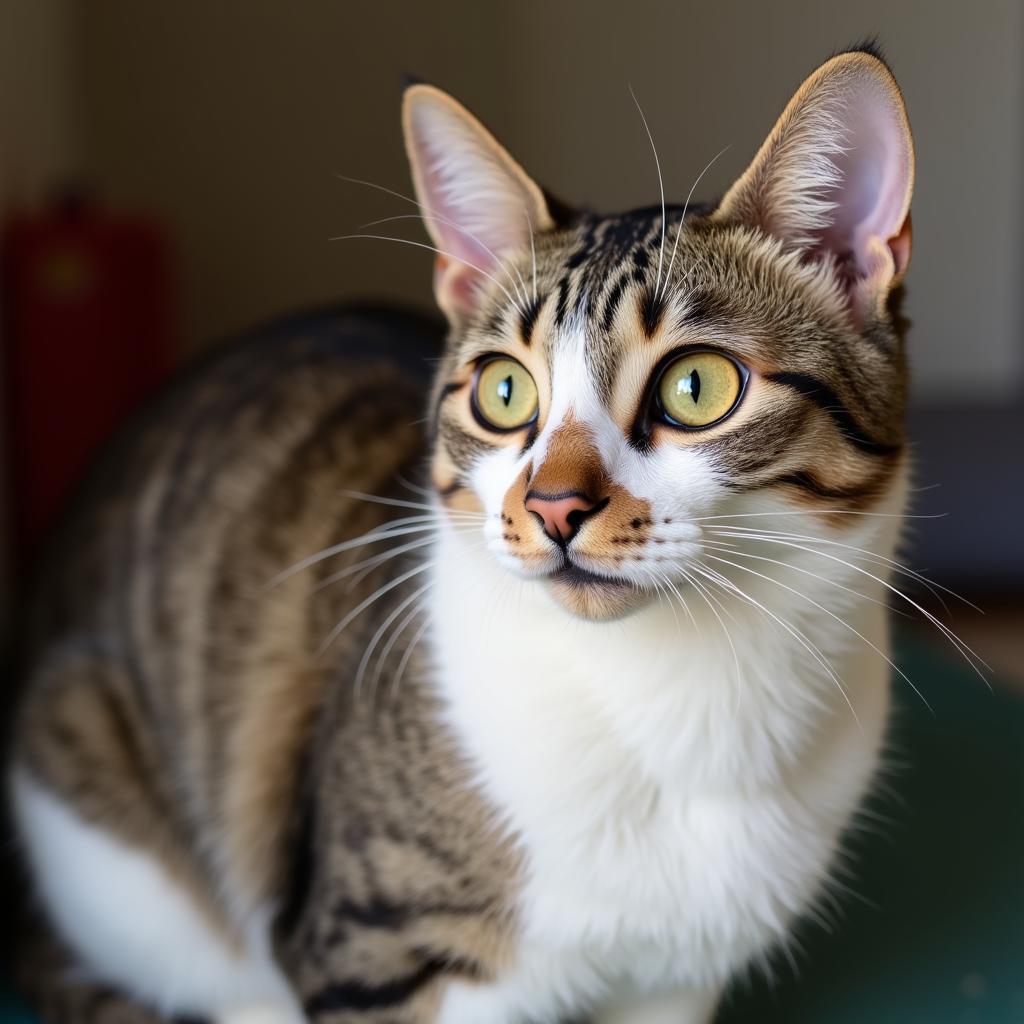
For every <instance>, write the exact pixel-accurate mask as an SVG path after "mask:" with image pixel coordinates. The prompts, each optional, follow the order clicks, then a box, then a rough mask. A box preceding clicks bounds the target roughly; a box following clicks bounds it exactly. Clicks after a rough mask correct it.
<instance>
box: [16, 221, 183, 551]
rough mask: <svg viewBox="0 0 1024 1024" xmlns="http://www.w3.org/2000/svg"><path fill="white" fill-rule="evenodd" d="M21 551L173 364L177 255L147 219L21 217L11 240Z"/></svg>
mask: <svg viewBox="0 0 1024 1024" xmlns="http://www.w3.org/2000/svg"><path fill="white" fill-rule="evenodd" d="M3 254H4V260H3V275H4V281H3V286H4V287H3V299H4V306H5V309H4V327H5V330H4V349H5V352H4V376H5V377H6V378H7V380H6V385H7V386H6V391H7V405H8V431H7V438H8V447H9V452H8V466H9V467H10V476H9V481H8V490H9V495H10V500H11V504H12V509H11V515H12V527H13V531H14V544H15V547H14V552H13V553H14V557H15V560H16V562H17V563H19V564H20V566H21V567H24V566H25V564H26V562H27V561H28V560H29V559H30V558H31V556H32V555H33V554H34V553H35V549H36V548H37V546H38V543H39V540H40V538H41V536H42V535H43V534H44V533H45V532H46V530H47V529H48V528H49V527H50V526H51V525H52V524H53V521H54V519H55V517H56V515H57V513H58V512H59V510H60V508H61V506H62V505H63V503H64V502H65V500H66V499H67V498H68V496H69V493H70V492H71V491H72V490H73V488H74V486H75V484H76V483H78V481H79V480H80V479H81V477H82V475H83V472H84V471H85V469H86V468H87V467H88V465H89V463H90V461H91V460H92V458H93V457H94V455H95V454H96V450H97V448H98V447H99V446H100V445H101V444H102V442H103V441H104V440H105V439H106V438H107V437H108V436H109V434H110V433H111V432H112V431H113V430H114V428H116V427H117V425H118V424H119V423H120V422H121V421H122V420H123V419H124V417H125V416H126V415H127V414H129V413H130V412H131V411H132V410H133V409H134V408H135V407H136V406H137V405H138V404H139V403H140V402H141V401H142V399H144V398H145V397H146V395H147V394H149V393H150V392H151V391H152V390H153V389H154V387H155V386H156V385H157V384H158V383H159V382H160V381H161V380H162V379H163V377H164V376H165V375H166V372H167V370H168V368H169V366H170V283H169V274H168V254H167V246H166V244H165V241H164V239H163V237H162V235H161V233H160V232H159V230H158V229H157V228H156V227H155V226H154V225H153V224H151V223H148V222H146V221H143V220H135V219H125V218H119V217H114V216H111V215H108V214H105V213H103V212H100V211H93V210H90V209H88V208H86V209H82V210H71V209H69V210H67V211H63V212H57V213H54V214H51V215H43V216H39V217H16V218H14V219H12V220H11V221H10V222H9V223H8V224H7V226H6V229H5V231H4V239H3Z"/></svg>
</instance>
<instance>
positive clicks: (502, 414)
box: [473, 356, 537, 431]
mask: <svg viewBox="0 0 1024 1024" xmlns="http://www.w3.org/2000/svg"><path fill="white" fill-rule="evenodd" d="M473 412H474V414H475V415H476V418H477V420H478V422H479V423H480V424H481V426H484V427H486V428H487V429H488V430H497V431H506V430H520V429H522V428H523V427H525V426H528V425H529V424H530V423H532V422H533V421H534V420H535V419H536V418H537V385H536V384H534V382H533V378H532V377H531V376H530V374H529V373H528V372H527V370H526V368H525V367H524V366H523V365H522V364H521V363H517V362H516V361H515V360H514V359H507V358H505V357H502V356H499V357H497V358H494V359H489V360H488V361H487V362H485V363H483V364H482V365H481V366H480V367H479V368H478V369H477V372H476V380H475V381H474V383H473Z"/></svg>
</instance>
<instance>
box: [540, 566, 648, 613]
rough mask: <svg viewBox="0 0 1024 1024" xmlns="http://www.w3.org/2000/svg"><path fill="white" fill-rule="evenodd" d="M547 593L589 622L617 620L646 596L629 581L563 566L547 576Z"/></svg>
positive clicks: (636, 606)
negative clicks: (548, 591)
mask: <svg viewBox="0 0 1024 1024" xmlns="http://www.w3.org/2000/svg"><path fill="white" fill-rule="evenodd" d="M547 586H548V588H549V590H550V592H551V596H552V597H553V598H554V599H555V600H556V601H557V602H558V603H559V604H560V605H561V606H562V607H563V608H565V609H566V611H569V612H571V613H572V614H573V615H576V616H577V617H579V618H581V619H588V620H589V621H591V622H607V621H608V620H610V619H621V618H622V617H623V616H625V615H629V614H630V613H631V612H634V611H636V610H637V609H638V608H640V607H641V606H642V605H644V604H646V603H647V601H648V600H649V599H650V595H649V594H648V593H647V592H646V591H644V590H641V589H639V588H637V587H634V586H633V585H632V584H631V583H629V582H627V581H623V580H616V579H611V578H609V577H606V576H599V575H597V574H596V573H592V572H588V571H587V570H586V569H580V568H578V567H577V566H566V567H565V568H563V569H559V570H558V571H557V572H555V573H553V574H552V575H551V576H549V577H548V580H547Z"/></svg>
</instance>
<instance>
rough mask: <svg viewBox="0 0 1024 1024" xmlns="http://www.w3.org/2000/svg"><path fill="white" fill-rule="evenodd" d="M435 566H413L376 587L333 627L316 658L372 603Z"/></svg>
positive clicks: (430, 564)
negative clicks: (388, 581)
mask: <svg viewBox="0 0 1024 1024" xmlns="http://www.w3.org/2000/svg"><path fill="white" fill-rule="evenodd" d="M436 564H437V563H436V562H433V561H431V562H424V563H423V564H422V565H417V566H414V567H413V568H412V569H409V570H408V571H407V572H403V573H402V574H401V576H398V577H396V578H395V579H393V580H392V581H391V582H390V583H385V584H384V586H382V587H378V588H377V589H376V590H375V591H374V592H373V593H372V594H371V595H370V596H369V597H368V598H366V599H365V600H363V601H360V602H359V604H357V605H356V606H355V608H353V609H352V610H351V611H350V612H349V613H348V614H347V615H345V616H344V618H342V619H341V621H340V622H339V623H338V624H337V625H336V626H335V627H334V629H332V630H331V632H330V633H329V634H328V636H327V639H326V640H324V642H323V643H322V644H321V645H320V647H319V648H318V649H317V652H316V657H317V658H319V657H321V656H322V655H323V654H325V653H326V652H327V649H328V648H329V647H330V646H331V644H332V643H334V641H335V640H336V639H337V638H338V637H339V636H340V635H341V633H342V632H343V631H344V630H345V628H346V627H347V626H348V625H349V624H350V623H351V622H353V621H354V620H355V619H356V618H358V616H360V615H362V613H363V612H364V611H366V609H367V608H369V607H370V605H371V604H373V603H374V601H377V600H379V599H380V598H381V597H383V596H384V595H385V594H386V593H388V592H389V591H391V590H394V589H395V587H400V586H401V585H402V584H403V583H404V582H405V581H406V580H408V579H412V577H413V576H416V575H417V574H419V573H421V572H426V570H427V569H430V568H433V566H434V565H436Z"/></svg>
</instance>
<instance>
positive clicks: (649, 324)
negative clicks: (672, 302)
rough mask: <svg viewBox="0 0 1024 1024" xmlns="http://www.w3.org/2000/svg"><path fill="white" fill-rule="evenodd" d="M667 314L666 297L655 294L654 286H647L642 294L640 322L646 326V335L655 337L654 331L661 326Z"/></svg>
mask: <svg viewBox="0 0 1024 1024" xmlns="http://www.w3.org/2000/svg"><path fill="white" fill-rule="evenodd" d="M664 315H665V299H664V297H663V296H662V295H657V294H655V291H654V289H653V288H647V289H646V290H645V291H644V293H643V295H641V296H640V323H641V324H642V325H643V328H644V337H646V338H648V339H650V338H653V337H654V332H655V331H656V330H657V329H658V328H659V327H660V326H661V320H662V317H663V316H664Z"/></svg>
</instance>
